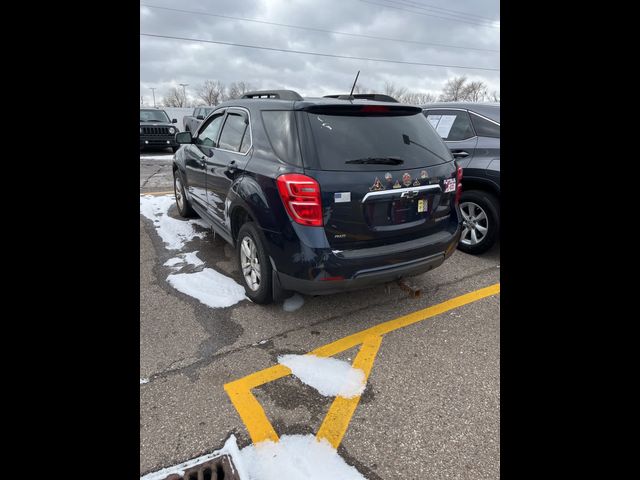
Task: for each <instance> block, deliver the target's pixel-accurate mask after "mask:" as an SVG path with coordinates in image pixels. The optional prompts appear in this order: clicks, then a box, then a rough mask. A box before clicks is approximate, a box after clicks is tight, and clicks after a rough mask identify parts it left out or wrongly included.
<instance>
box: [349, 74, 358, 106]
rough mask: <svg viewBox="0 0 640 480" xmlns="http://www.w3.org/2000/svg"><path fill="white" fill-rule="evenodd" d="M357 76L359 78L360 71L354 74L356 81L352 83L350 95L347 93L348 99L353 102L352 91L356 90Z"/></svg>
mask: <svg viewBox="0 0 640 480" xmlns="http://www.w3.org/2000/svg"><path fill="white" fill-rule="evenodd" d="M359 76H360V70H358V73H357V74H356V79H355V80H354V81H353V86H352V87H351V93H349V97H351V98H350V100H354V98H353V90H354V89H355V88H356V82H357V81H358V77H359Z"/></svg>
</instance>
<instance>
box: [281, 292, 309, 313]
mask: <svg viewBox="0 0 640 480" xmlns="http://www.w3.org/2000/svg"><path fill="white" fill-rule="evenodd" d="M302 305H304V298H303V297H302V295H300V294H298V293H294V294H293V296H291V297H289V298H287V299H286V300H285V301H284V302H283V304H282V308H283V309H284V311H285V312H295V311H296V310H298V309H299V308H300V307H302Z"/></svg>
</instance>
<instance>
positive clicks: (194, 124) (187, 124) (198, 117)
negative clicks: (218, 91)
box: [182, 107, 214, 132]
mask: <svg viewBox="0 0 640 480" xmlns="http://www.w3.org/2000/svg"><path fill="white" fill-rule="evenodd" d="M213 108H214V107H196V108H194V109H193V113H192V114H191V115H186V116H184V117H183V118H182V125H183V127H184V131H185V132H195V131H197V130H198V127H199V126H200V124H201V123H202V121H203V120H204V119H205V118H207V115H209V114H210V113H211V112H212V111H213Z"/></svg>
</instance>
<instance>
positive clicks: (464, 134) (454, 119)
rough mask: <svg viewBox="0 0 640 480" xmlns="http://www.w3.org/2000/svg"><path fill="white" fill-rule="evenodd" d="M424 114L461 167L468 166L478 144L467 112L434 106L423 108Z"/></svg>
mask: <svg viewBox="0 0 640 480" xmlns="http://www.w3.org/2000/svg"><path fill="white" fill-rule="evenodd" d="M424 114H425V116H426V117H427V120H429V123H431V125H432V126H433V128H435V130H436V132H438V133H439V134H440V136H441V137H442V139H443V140H444V141H445V143H446V144H447V147H449V150H451V153H452V154H453V157H454V158H455V159H456V161H457V162H458V165H460V166H461V167H462V168H463V169H464V168H466V167H468V166H469V163H471V160H472V159H473V155H474V154H475V150H476V146H477V144H478V137H477V136H476V134H475V131H474V129H473V125H472V124H471V119H470V118H469V112H467V111H466V110H462V109H444V108H437V109H436V108H434V109H428V110H425V112H424Z"/></svg>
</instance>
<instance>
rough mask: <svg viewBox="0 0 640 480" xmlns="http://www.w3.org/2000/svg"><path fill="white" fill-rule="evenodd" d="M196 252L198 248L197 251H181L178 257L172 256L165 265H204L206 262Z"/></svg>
mask: <svg viewBox="0 0 640 480" xmlns="http://www.w3.org/2000/svg"><path fill="white" fill-rule="evenodd" d="M196 253H198V251H197V250H196V251H195V252H187V253H181V254H180V255H178V256H177V257H173V258H170V259H169V260H167V261H166V262H164V263H163V265H164V266H165V267H175V266H176V265H179V264H185V265H193V266H194V267H199V266H200V265H204V262H203V261H202V260H200V259H199V258H198V256H197V255H196Z"/></svg>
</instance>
